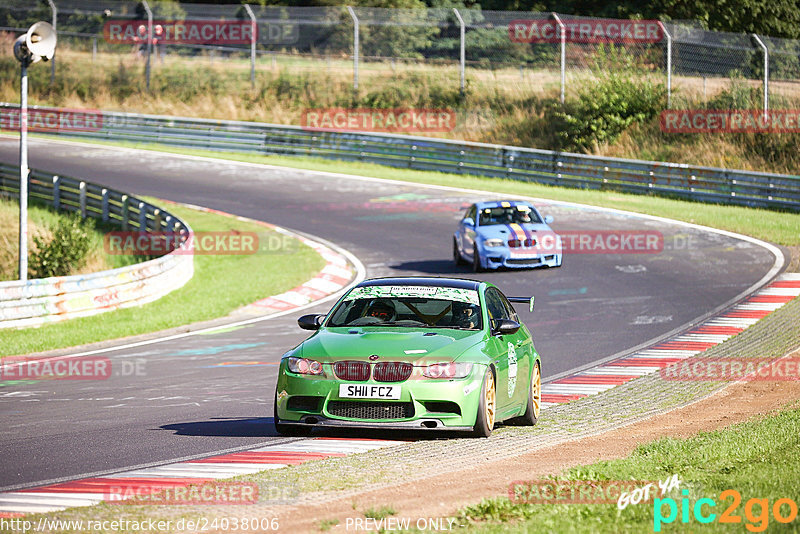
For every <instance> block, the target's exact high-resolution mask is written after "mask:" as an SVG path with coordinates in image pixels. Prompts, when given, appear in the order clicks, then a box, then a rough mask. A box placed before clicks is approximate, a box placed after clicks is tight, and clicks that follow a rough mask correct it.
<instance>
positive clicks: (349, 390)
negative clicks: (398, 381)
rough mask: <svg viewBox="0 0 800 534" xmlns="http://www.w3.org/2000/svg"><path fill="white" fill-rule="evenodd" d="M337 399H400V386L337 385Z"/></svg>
mask: <svg viewBox="0 0 800 534" xmlns="http://www.w3.org/2000/svg"><path fill="white" fill-rule="evenodd" d="M339 397H341V398H344V399H392V400H399V399H400V386H379V385H377V384H339Z"/></svg>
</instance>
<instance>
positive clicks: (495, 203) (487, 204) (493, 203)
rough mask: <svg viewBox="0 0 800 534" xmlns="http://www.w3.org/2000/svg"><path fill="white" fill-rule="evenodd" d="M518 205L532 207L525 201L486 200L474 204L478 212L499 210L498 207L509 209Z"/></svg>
mask: <svg viewBox="0 0 800 534" xmlns="http://www.w3.org/2000/svg"><path fill="white" fill-rule="evenodd" d="M520 205H522V206H533V204H531V203H530V202H528V201H525V200H488V201H484V202H476V203H475V206H476V207H477V208H478V209H479V210H482V209H485V208H500V207H503V208H510V207H514V206H520Z"/></svg>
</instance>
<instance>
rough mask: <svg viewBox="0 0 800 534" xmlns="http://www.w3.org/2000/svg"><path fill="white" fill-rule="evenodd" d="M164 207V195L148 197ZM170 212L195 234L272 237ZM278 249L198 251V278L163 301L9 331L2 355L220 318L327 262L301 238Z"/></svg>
mask: <svg viewBox="0 0 800 534" xmlns="http://www.w3.org/2000/svg"><path fill="white" fill-rule="evenodd" d="M148 200H149V201H151V202H153V203H154V204H155V205H159V200H158V199H148ZM169 210H170V211H171V212H173V213H175V214H176V215H177V216H178V217H180V218H182V219H184V220H185V221H187V223H188V224H189V225H190V226H191V227H192V230H193V231H195V232H203V231H208V232H220V231H227V230H237V231H241V232H256V233H258V234H259V238H260V239H269V235H270V234H271V233H272V232H273V231H271V230H269V229H267V228H265V227H264V226H261V225H258V224H255V223H251V222H244V221H240V220H237V219H235V218H233V217H228V216H223V215H218V214H214V213H206V212H202V211H197V210H194V209H190V208H186V207H182V206H170V207H169ZM292 242H293V243H294V245H293V246H289V247H287V248H286V249H283V250H279V251H275V252H272V253H259V254H252V255H227V256H222V255H196V256H195V258H194V276H193V277H192V279H191V280H190V281H189V283H187V284H186V285H185V286H183V287H182V288H180V289H178V290H176V291H173V292H172V293H169V294H168V295H166V296H164V297H162V298H160V299H159V300H157V301H155V302H152V303H150V304H146V305H144V306H136V307H131V308H125V309H120V310H115V311H111V312H108V313H104V314H101V315H98V316H94V317H85V318H79V319H71V320H69V321H66V322H62V323H55V324H51V325H46V326H42V327H39V328H28V329H23V330H3V331H2V337H3V343H2V344H0V356H8V355H14V354H27V353H32V352H39V351H44V350H50V349H57V348H63V347H71V346H75V345H81V344H85V343H92V342H95V341H103V340H108V339H116V338H121V337H126V336H133V335H137V334H144V333H148V332H154V331H157V330H163V329H167V328H172V327H176V326H181V325H185V324H189V323H193V322H197V321H203V320H207V319H215V318H217V317H222V316H225V315H227V314H228V313H230V312H231V311H233V310H235V309H236V308H239V307H241V306H244V305H247V304H250V303H252V302H254V301H256V300H259V299H262V298H265V297H268V296H270V295H275V294H278V293H281V292H283V291H286V290H288V289H291V288H293V287H295V286H297V285H299V284H301V283H303V282H305V281H306V280H308V279H309V278H311V277H312V276H313V275H314V274H315V273H317V272H318V271H319V270H320V269H322V267H323V266H324V264H325V262H324V260H323V259H322V258H321V257H320V256H319V254H317V253H316V252H314V251H313V250H312V249H311V248H309V247H307V246H305V245H303V244H302V243H300V242H299V241H297V240H292Z"/></svg>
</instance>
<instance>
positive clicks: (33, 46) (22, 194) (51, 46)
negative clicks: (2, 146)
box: [14, 22, 56, 282]
mask: <svg viewBox="0 0 800 534" xmlns="http://www.w3.org/2000/svg"><path fill="white" fill-rule="evenodd" d="M55 51H56V31H55V30H54V29H53V26H51V25H50V24H48V23H47V22H37V23H36V24H34V25H33V26H31V27H30V28H29V29H28V32H27V33H26V34H25V35H22V36H20V37H19V38H18V39H17V40H16V41H14V57H15V58H17V61H19V64H20V83H19V279H20V281H22V282H25V281H26V280H27V279H28V174H29V171H28V66H29V65H31V64H32V63H36V62H38V61H40V60H44V61H48V60H50V59H52V58H53V55H54V54H55Z"/></svg>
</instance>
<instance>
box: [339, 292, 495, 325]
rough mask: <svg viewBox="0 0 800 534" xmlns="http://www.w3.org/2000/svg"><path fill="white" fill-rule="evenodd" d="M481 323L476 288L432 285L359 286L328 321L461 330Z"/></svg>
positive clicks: (344, 323) (346, 323)
mask: <svg viewBox="0 0 800 534" xmlns="http://www.w3.org/2000/svg"><path fill="white" fill-rule="evenodd" d="M481 325H482V322H481V308H480V305H479V300H478V292H477V291H475V290H472V289H461V288H453V287H430V286H419V287H412V286H366V287H356V288H354V289H353V290H352V291H351V292H350V293H349V294H348V295H347V296H346V297H345V298H344V300H343V301H342V302H341V303H340V304H339V306H337V307H336V309H334V310H333V312H332V313H331V318H330V320H329V321H328V324H327V326H334V327H335V326H378V327H407V328H456V329H460V330H480V329H481V327H482V326H481Z"/></svg>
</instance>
